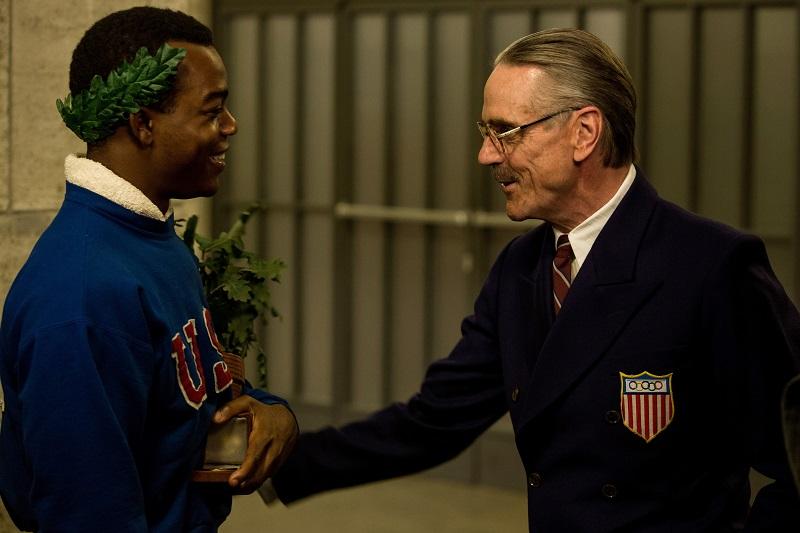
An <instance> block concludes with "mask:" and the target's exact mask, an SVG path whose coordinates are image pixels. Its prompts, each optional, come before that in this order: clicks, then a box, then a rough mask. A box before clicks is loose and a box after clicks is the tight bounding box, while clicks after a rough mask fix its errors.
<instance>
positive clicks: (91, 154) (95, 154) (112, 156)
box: [86, 143, 169, 213]
mask: <svg viewBox="0 0 800 533" xmlns="http://www.w3.org/2000/svg"><path fill="white" fill-rule="evenodd" d="M86 157H87V158H88V159H91V160H93V161H97V162H98V163H100V164H102V165H103V166H104V167H106V168H107V169H109V170H110V171H112V172H113V173H114V174H116V175H117V176H119V177H120V178H122V179H124V180H125V181H127V182H129V183H130V184H131V185H133V186H134V187H136V188H137V189H139V190H140V191H142V194H144V195H145V196H147V198H149V199H150V201H151V202H153V203H154V204H155V205H156V207H158V209H159V210H160V211H161V212H162V213H166V212H167V211H168V210H169V201H168V200H167V201H164V200H160V199H159V198H158V196H157V195H156V194H155V193H154V191H153V190H152V188H151V187H150V186H149V179H151V178H152V177H153V176H152V175H151V174H152V173H151V172H149V171H148V170H147V169H146V165H145V164H144V163H145V162H144V161H143V160H142V157H141V155H140V154H137V153H133V154H132V153H130V152H129V151H128V150H124V149H120V148H119V147H118V145H116V144H111V143H107V144H104V145H103V146H101V147H100V148H95V149H92V148H89V149H88V150H87V153H86Z"/></svg>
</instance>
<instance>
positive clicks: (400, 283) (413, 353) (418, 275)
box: [388, 224, 427, 401]
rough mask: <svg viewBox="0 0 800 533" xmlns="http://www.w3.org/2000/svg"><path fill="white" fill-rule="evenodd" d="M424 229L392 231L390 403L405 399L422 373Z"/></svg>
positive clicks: (423, 357) (414, 390)
mask: <svg viewBox="0 0 800 533" xmlns="http://www.w3.org/2000/svg"><path fill="white" fill-rule="evenodd" d="M424 237H425V233H424V228H422V227H420V226H415V225H410V224H409V225H398V226H396V227H395V231H394V243H393V244H394V250H393V253H394V267H393V274H394V277H393V279H392V295H393V297H392V300H391V306H392V318H393V321H392V324H391V327H392V347H391V352H392V353H391V368H390V369H389V372H390V374H391V390H390V391H388V393H389V394H390V396H391V397H390V398H389V399H390V400H398V401H402V400H407V399H408V398H409V396H410V395H411V394H413V393H414V392H416V391H417V390H418V389H419V384H420V381H421V378H422V375H423V373H424V370H425V319H426V309H425V261H426V260H427V259H426V257H425V245H424Z"/></svg>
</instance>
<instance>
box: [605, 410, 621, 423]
mask: <svg viewBox="0 0 800 533" xmlns="http://www.w3.org/2000/svg"><path fill="white" fill-rule="evenodd" d="M605 418H606V422H608V423H609V424H617V423H619V421H620V420H621V419H622V417H621V416H620V414H619V411H614V410H611V411H606V416H605Z"/></svg>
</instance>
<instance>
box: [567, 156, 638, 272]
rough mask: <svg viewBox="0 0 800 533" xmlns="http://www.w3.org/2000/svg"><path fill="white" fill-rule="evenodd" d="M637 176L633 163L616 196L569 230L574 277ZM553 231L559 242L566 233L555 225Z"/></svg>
mask: <svg viewBox="0 0 800 533" xmlns="http://www.w3.org/2000/svg"><path fill="white" fill-rule="evenodd" d="M635 177H636V168H635V167H634V166H633V165H631V166H630V168H629V169H628V174H627V175H626V176H625V179H624V180H623V181H622V185H620V186H619V189H617V192H616V193H615V194H614V196H612V197H611V199H610V200H609V201H608V202H606V203H605V205H603V207H601V208H600V209H598V210H597V211H595V212H594V213H592V215H591V216H589V218H587V219H586V220H584V221H583V222H581V223H580V224H578V225H577V226H575V227H574V228H573V229H572V231H570V232H569V234H568V235H569V243H570V245H571V246H572V253H573V254H574V255H575V259H574V260H573V261H572V279H575V276H576V275H577V274H578V271H579V270H580V268H581V266H582V265H583V263H584V261H586V256H588V255H589V250H591V249H592V245H594V241H595V240H597V236H598V235H600V231H601V230H602V229H603V227H604V226H605V225H606V222H608V219H609V218H611V215H612V214H613V213H614V210H615V209H616V208H617V206H618V205H619V203H620V202H621V201H622V198H623V197H624V196H625V194H626V193H627V192H628V189H630V188H631V184H632V183H633V179H634V178H635ZM553 233H555V237H556V238H555V242H558V238H559V237H560V236H561V235H563V234H564V233H563V232H561V231H558V230H557V229H556V228H555V227H553Z"/></svg>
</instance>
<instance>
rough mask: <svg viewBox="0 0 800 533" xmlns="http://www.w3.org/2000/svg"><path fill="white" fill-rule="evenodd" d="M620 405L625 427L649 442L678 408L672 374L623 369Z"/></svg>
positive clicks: (663, 427)
mask: <svg viewBox="0 0 800 533" xmlns="http://www.w3.org/2000/svg"><path fill="white" fill-rule="evenodd" d="M620 380H621V382H622V383H621V384H622V392H621V395H620V404H621V410H622V420H623V423H624V424H625V427H627V428H628V429H630V430H631V431H632V432H633V433H635V434H637V435H639V436H640V437H642V438H643V439H644V440H645V441H646V442H650V441H651V440H652V439H653V438H654V437H655V436H656V435H658V434H659V433H661V432H662V431H663V430H664V429H665V428H666V427H667V426H668V425H669V423H670V422H672V417H673V415H674V411H675V405H674V403H673V398H672V374H667V375H664V376H657V375H654V374H650V373H649V372H642V373H641V374H636V375H629V374H624V373H622V372H620Z"/></svg>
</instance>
